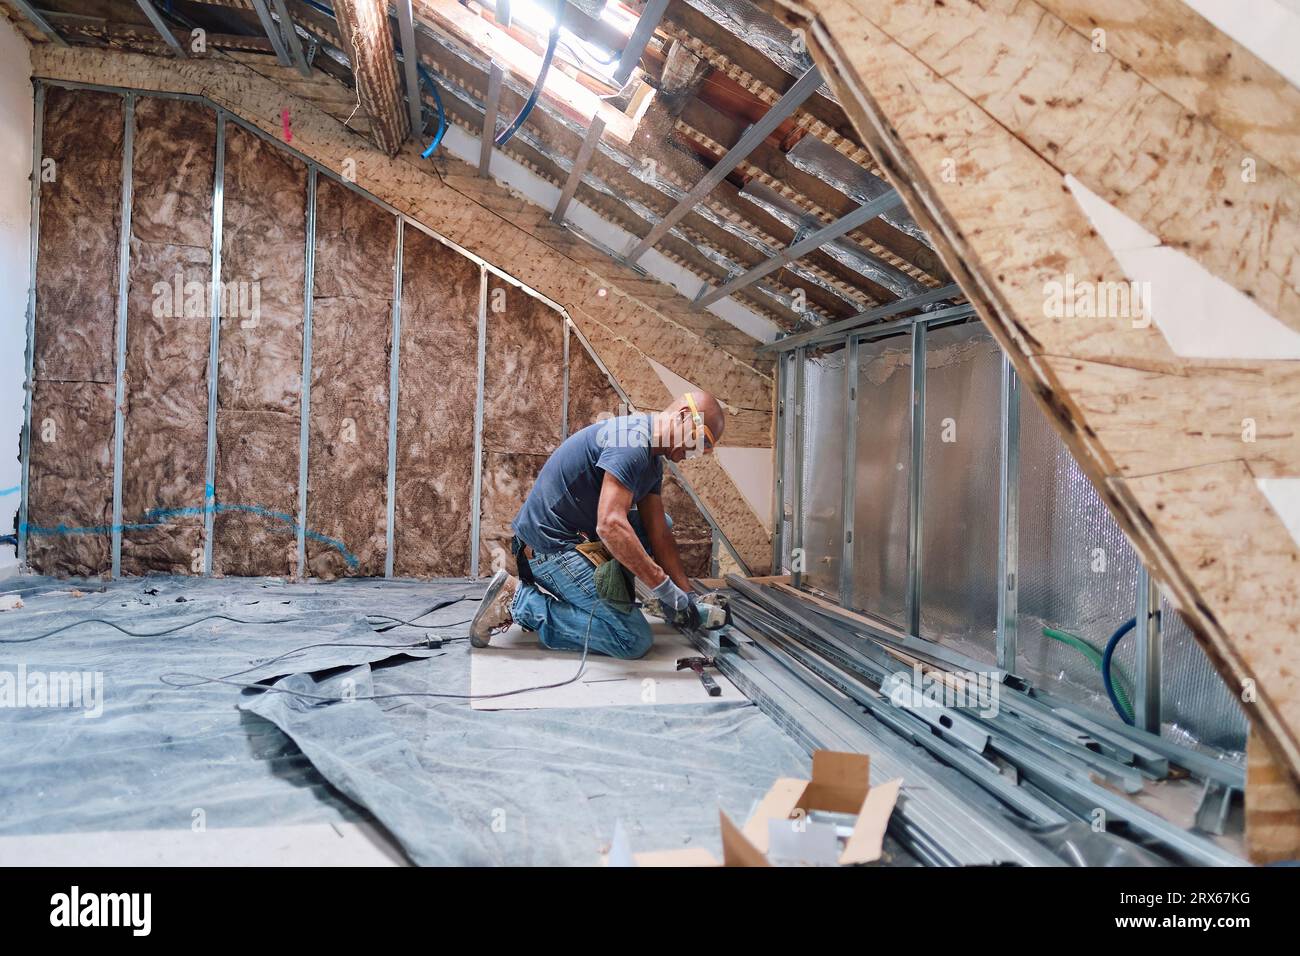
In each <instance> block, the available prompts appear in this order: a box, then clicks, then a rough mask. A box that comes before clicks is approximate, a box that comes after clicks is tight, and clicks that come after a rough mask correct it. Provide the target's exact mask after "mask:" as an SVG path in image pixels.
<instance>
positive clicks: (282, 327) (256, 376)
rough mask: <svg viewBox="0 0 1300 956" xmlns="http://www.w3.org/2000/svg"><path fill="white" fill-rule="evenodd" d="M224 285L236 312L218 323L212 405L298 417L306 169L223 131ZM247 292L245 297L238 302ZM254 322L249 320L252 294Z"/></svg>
mask: <svg viewBox="0 0 1300 956" xmlns="http://www.w3.org/2000/svg"><path fill="white" fill-rule="evenodd" d="M223 198H224V209H225V211H224V214H223V217H222V222H221V277H222V281H223V282H225V283H228V284H230V283H236V284H241V285H237V286H236V288H237V290H238V292H239V296H240V297H239V298H238V299H234V298H228V299H227V303H230V302H235V303H236V304H239V305H240V306H241V307H240V308H235V309H233V310H232V309H230V308H229V307H227V308H226V309H225V310H223V311H225V312H227V313H231V314H223V315H222V318H221V352H220V356H219V362H218V369H217V401H218V403H219V405H220V407H221V408H222V409H236V408H238V409H248V410H250V411H280V412H287V413H292V414H295V415H296V414H297V413H298V411H299V408H300V406H301V403H302V330H303V296H304V291H305V281H306V278H305V277H306V268H307V267H306V244H307V167H306V165H305V164H303V163H302V162H301V161H299V160H298V159H295V158H294V157H293V156H291V155H290V154H289V153H287V152H285V151H284V150H282V149H279V148H278V147H276V146H274V145H273V144H271V143H268V142H266V141H265V140H263V139H262V138H261V137H260V136H257V135H255V134H253V133H249V132H247V131H246V130H243V129H241V128H240V127H238V126H236V125H235V124H233V123H227V124H226V166H225V186H224V194H223ZM244 290H247V297H246V298H245V297H244V296H243V293H244ZM254 290H256V292H257V306H258V308H257V314H256V316H253V315H251V314H250V313H251V312H252V311H253V310H252V309H251V308H243V307H242V304H243V303H247V304H248V305H250V306H251V304H252V302H253V291H254Z"/></svg>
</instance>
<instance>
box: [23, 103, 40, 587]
mask: <svg viewBox="0 0 1300 956" xmlns="http://www.w3.org/2000/svg"><path fill="white" fill-rule="evenodd" d="M32 115H33V118H34V126H33V129H32V183H31V188H32V218H31V227H30V228H31V232H30V236H29V245H28V251H27V270H28V272H27V348H26V351H25V353H24V369H25V373H26V374H25V377H24V379H23V433H22V438H21V439H20V443H19V455H20V456H21V458H22V466H21V467H22V478H21V484H20V487H19V491H18V563H19V564H20V565H21V564H26V563H27V514H28V509H29V507H30V506H31V501H30V495H31V484H30V479H31V470H32V405H33V401H34V399H35V397H36V259H37V255H38V253H39V252H40V232H41V177H42V175H43V173H44V170H42V169H41V150H42V146H43V141H44V137H45V86H44V84H42V83H37V84H36V95H35V99H34V103H33V109H32Z"/></svg>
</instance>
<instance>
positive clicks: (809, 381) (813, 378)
mask: <svg viewBox="0 0 1300 956" xmlns="http://www.w3.org/2000/svg"><path fill="white" fill-rule="evenodd" d="M847 351H848V350H847V349H846V348H845V347H844V346H840V347H838V348H835V349H828V350H826V351H824V352H821V353H819V354H816V355H809V356H808V362H807V365H806V366H805V368H804V390H803V415H804V433H803V549H804V555H805V569H804V580H805V581H806V582H807V583H808V584H809V585H811V586H812V587H814V588H816V589H818V590H819V591H823V592H825V593H826V594H828V595H831V596H832V597H833V598H834V597H838V595H839V593H840V562H841V559H842V557H843V545H842V543H841V542H842V540H843V534H844V531H843V528H844V521H843V508H844V505H843V493H844V442H843V441H842V440H841V438H840V436H841V435H842V434H843V433H844V427H845V422H844V411H845V408H844V394H845V390H844V376H845V368H844V365H845V358H846V355H847Z"/></svg>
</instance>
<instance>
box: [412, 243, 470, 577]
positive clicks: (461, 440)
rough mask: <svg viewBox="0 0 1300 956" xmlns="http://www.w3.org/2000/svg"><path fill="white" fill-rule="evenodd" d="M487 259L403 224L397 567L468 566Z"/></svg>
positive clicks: (453, 570)
mask: <svg viewBox="0 0 1300 956" xmlns="http://www.w3.org/2000/svg"><path fill="white" fill-rule="evenodd" d="M480 278H481V269H480V267H479V266H478V265H477V264H476V263H475V262H474V261H473V260H471V259H467V258H465V256H463V255H461V254H460V253H459V252H457V251H456V250H455V249H452V248H451V247H450V246H447V245H445V244H443V243H441V242H439V241H438V240H437V239H434V238H432V237H431V236H428V235H426V234H425V233H423V232H421V231H420V230H418V229H414V228H410V227H408V228H406V229H405V230H404V231H403V251H402V341H401V348H400V349H399V351H398V372H399V379H398V382H399V384H398V402H397V477H396V483H395V491H396V509H395V512H394V519H393V551H394V554H393V573H394V574H396V575H398V576H399V577H461V576H464V575H468V574H469V569H470V565H469V559H470V524H471V518H472V510H473V505H472V502H473V482H474V403H475V399H476V396H477V392H478V371H477V370H478V315H479V298H480V296H479V283H480Z"/></svg>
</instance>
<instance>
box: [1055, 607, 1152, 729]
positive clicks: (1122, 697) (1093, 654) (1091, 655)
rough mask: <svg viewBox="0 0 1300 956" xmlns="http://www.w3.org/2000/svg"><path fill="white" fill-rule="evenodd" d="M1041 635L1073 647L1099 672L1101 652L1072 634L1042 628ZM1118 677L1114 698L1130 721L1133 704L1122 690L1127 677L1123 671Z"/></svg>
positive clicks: (1126, 692)
mask: <svg viewBox="0 0 1300 956" xmlns="http://www.w3.org/2000/svg"><path fill="white" fill-rule="evenodd" d="M1043 635H1044V636H1045V637H1050V638H1051V639H1052V640H1054V641H1060V642H1061V643H1062V644H1068V645H1069V646H1070V647H1073V648H1074V649H1075V650H1076V651H1078V652H1079V653H1080V654H1082V655H1083V656H1084V657H1086V658H1088V660H1089V661H1091V662H1092V666H1093V667H1095V668H1097V670H1098V672H1100V671H1101V651H1100V650H1098V649H1097V648H1095V647H1093V646H1092V645H1091V644H1089V643H1088V642H1087V641H1085V640H1084V639H1083V638H1081V637H1076V636H1075V635H1073V634H1067V633H1066V632H1065V631H1058V630H1057V629H1056V628H1054V627H1045V628H1043ZM1119 677H1120V679H1119V680H1117V681H1116V682H1115V687H1114V690H1115V698H1116V699H1117V700H1118V701H1119V703H1120V706H1121V707H1123V708H1124V711H1125V713H1127V714H1128V719H1129V720H1130V721H1131V720H1132V719H1133V703H1132V701H1130V699H1129V696H1128V691H1127V690H1125V689H1124V684H1125V683H1127V682H1128V675H1127V674H1125V673H1124V672H1123V671H1120V672H1119Z"/></svg>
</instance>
